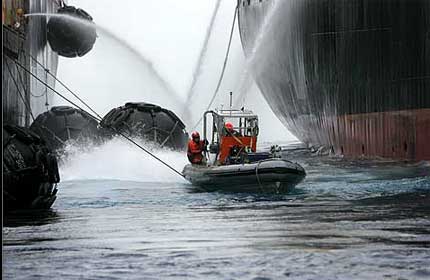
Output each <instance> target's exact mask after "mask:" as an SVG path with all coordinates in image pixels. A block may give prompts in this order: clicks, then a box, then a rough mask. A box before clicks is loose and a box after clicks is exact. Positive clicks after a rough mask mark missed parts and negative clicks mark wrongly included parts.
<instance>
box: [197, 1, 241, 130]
mask: <svg viewBox="0 0 430 280" xmlns="http://www.w3.org/2000/svg"><path fill="white" fill-rule="evenodd" d="M238 11H239V3H238V5H236V9H235V10H234V17H233V23H232V25H231V30H230V38H229V40H228V46H227V51H226V53H225V57H224V64H223V66H222V70H221V74H220V77H219V79H218V83H217V86H216V88H215V91H214V93H213V95H212V98H211V100H210V102H209V104H208V106H207V107H206V110H205V111H207V110H209V109H210V108H211V107H212V103H213V102H214V101H215V98H216V96H217V95H218V91H219V88H220V86H221V83H222V80H223V78H224V73H225V69H226V67H227V61H228V56H229V53H230V47H231V41H232V39H233V34H234V26H235V24H236V18H237V14H238ZM202 120H203V116H202V117H200V119H199V120H198V121H197V123H196V124H195V125H194V126H193V129H192V130H195V129H196V127H197V126H198V125H199V124H200V123H201V122H202Z"/></svg>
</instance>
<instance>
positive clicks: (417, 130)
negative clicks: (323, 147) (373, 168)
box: [330, 109, 430, 161]
mask: <svg viewBox="0 0 430 280" xmlns="http://www.w3.org/2000/svg"><path fill="white" fill-rule="evenodd" d="M336 126H337V127H336ZM335 129H338V131H339V130H340V131H343V133H334V131H335ZM331 131H333V133H330V138H331V140H332V141H331V142H332V143H333V144H334V149H335V152H336V153H337V154H342V155H345V156H347V157H359V156H364V157H370V158H372V157H373V158H374V157H384V158H393V159H405V160H417V161H419V160H430V109H417V110H402V111H394V112H377V113H366V114H354V115H343V116H339V117H338V118H337V121H336V122H335V125H334V127H333V128H332V130H331ZM336 134H337V135H339V136H338V138H337V139H336V138H335V135H336Z"/></svg>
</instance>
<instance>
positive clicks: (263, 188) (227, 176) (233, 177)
mask: <svg viewBox="0 0 430 280" xmlns="http://www.w3.org/2000/svg"><path fill="white" fill-rule="evenodd" d="M182 173H183V174H184V176H185V178H186V179H187V180H189V181H190V182H191V183H192V184H193V185H195V186H198V187H200V188H201V189H202V190H207V191H214V190H221V191H226V192H230V191H231V192H268V193H282V192H287V191H288V190H290V189H291V188H293V187H294V186H295V185H296V184H298V183H299V182H300V181H302V180H303V178H304V177H305V176H306V172H305V170H304V169H303V167H301V166H300V165H298V164H297V163H293V162H290V161H287V160H283V159H277V158H272V159H266V160H261V161H258V162H254V163H244V164H230V165H221V166H205V165H191V164H189V165H186V166H185V168H184V170H183V172H182Z"/></svg>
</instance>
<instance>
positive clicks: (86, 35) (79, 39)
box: [47, 6, 97, 57]
mask: <svg viewBox="0 0 430 280" xmlns="http://www.w3.org/2000/svg"><path fill="white" fill-rule="evenodd" d="M57 13H58V15H57V16H52V17H51V18H50V19H49V21H48V26H47V32H48V42H49V45H50V46H51V48H52V50H53V51H55V52H57V53H58V54H59V55H61V56H65V57H76V56H83V55H85V54H86V53H88V52H89V51H90V50H91V49H92V48H93V46H94V43H95V42H96V38H97V32H96V26H95V25H94V23H93V18H92V17H91V16H90V15H89V14H88V13H87V12H86V11H84V10H82V9H79V8H75V7H73V6H64V7H61V8H60V9H58V11H57ZM61 15H64V16H67V17H62V16H61ZM69 17H73V18H76V20H73V19H70V18H69ZM79 21H82V22H79Z"/></svg>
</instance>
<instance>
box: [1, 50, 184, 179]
mask: <svg viewBox="0 0 430 280" xmlns="http://www.w3.org/2000/svg"><path fill="white" fill-rule="evenodd" d="M3 56H4V57H7V58H9V59H10V60H12V61H13V62H14V63H15V64H16V65H18V66H19V67H21V68H22V69H23V70H24V71H25V72H27V73H28V74H30V75H31V76H32V77H34V78H35V79H36V80H38V81H39V82H40V83H42V84H43V85H44V86H46V87H47V88H49V89H50V90H51V91H52V92H54V93H55V94H57V95H58V96H60V97H61V98H63V99H64V100H66V101H67V102H69V103H70V104H72V105H73V106H75V107H76V108H78V109H80V110H82V111H84V112H86V113H87V114H88V115H89V116H90V117H92V118H93V119H95V120H97V121H98V122H100V121H101V118H100V117H96V116H93V115H91V114H90V113H88V112H87V111H85V110H84V109H83V108H82V107H80V106H79V105H77V104H76V103H74V102H73V101H71V100H69V99H68V98H66V97H65V96H64V95H62V94H61V93H59V92H58V91H56V90H55V89H53V88H52V87H51V86H50V85H48V84H47V83H46V82H44V81H43V80H41V79H40V78H39V77H37V76H36V75H35V74H33V72H31V71H30V70H28V69H27V68H26V67H25V66H23V65H22V64H21V63H19V62H18V61H16V60H14V59H12V58H10V57H8V56H6V55H4V54H3ZM97 115H98V114H97ZM108 128H109V129H111V130H113V131H114V132H116V133H118V134H119V135H121V136H122V137H124V138H125V139H127V140H128V141H130V142H131V143H133V144H134V145H135V146H137V147H138V148H140V149H141V150H142V151H144V152H145V153H147V154H148V155H150V156H152V157H153V158H154V159H156V160H158V161H159V162H161V163H162V164H163V165H165V166H166V167H167V168H169V169H170V170H172V171H173V172H175V173H176V174H178V175H179V176H181V177H183V178H185V176H184V174H182V173H181V172H179V171H178V170H176V169H175V168H173V167H172V166H170V165H169V164H168V163H166V162H164V161H163V160H162V159H160V158H159V157H157V156H156V155H154V154H153V153H151V152H150V151H148V150H147V149H146V148H145V147H143V146H142V145H140V144H139V143H137V142H136V141H134V140H133V139H131V138H130V137H129V136H128V135H125V134H124V133H122V132H121V131H118V130H117V129H115V128H114V127H108Z"/></svg>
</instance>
